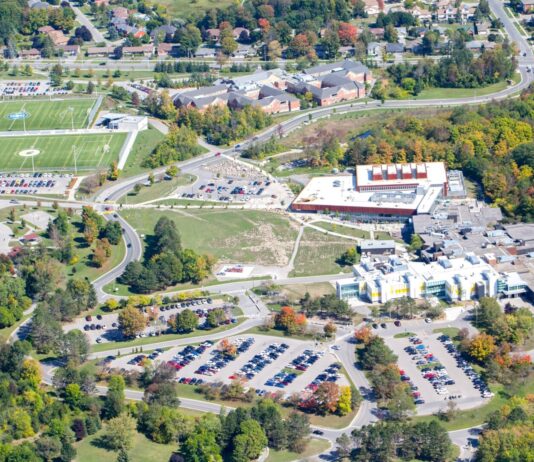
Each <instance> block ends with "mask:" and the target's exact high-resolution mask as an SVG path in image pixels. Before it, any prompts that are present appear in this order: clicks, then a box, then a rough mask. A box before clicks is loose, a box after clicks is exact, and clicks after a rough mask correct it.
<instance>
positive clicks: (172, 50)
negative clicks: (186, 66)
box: [157, 43, 180, 58]
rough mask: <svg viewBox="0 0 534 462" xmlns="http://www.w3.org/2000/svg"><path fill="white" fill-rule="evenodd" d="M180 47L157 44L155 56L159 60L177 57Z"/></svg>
mask: <svg viewBox="0 0 534 462" xmlns="http://www.w3.org/2000/svg"><path fill="white" fill-rule="evenodd" d="M179 50H180V45H178V44H177V43H160V44H158V48H157V54H158V57H159V58H166V57H167V56H172V57H176V56H178V53H179Z"/></svg>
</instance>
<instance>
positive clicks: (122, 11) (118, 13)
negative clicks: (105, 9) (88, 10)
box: [111, 6, 129, 19]
mask: <svg viewBox="0 0 534 462" xmlns="http://www.w3.org/2000/svg"><path fill="white" fill-rule="evenodd" d="M111 15H112V16H113V17H114V18H118V19H128V16H129V13H128V8H124V7H123V6H117V7H115V8H113V9H112V10H111Z"/></svg>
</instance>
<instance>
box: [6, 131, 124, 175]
mask: <svg viewBox="0 0 534 462" xmlns="http://www.w3.org/2000/svg"><path fill="white" fill-rule="evenodd" d="M126 136H127V133H114V134H109V135H108V134H98V135H62V136H24V137H22V136H16V137H4V138H0V146H2V148H1V149H0V171H4V172H6V171H17V170H31V169H32V168H33V167H32V159H33V166H34V167H35V169H36V170H39V169H46V170H53V169H55V168H57V169H60V170H62V171H64V170H68V169H70V170H74V147H75V149H76V152H77V155H76V164H77V167H78V169H80V170H96V169H104V168H107V167H108V166H109V165H110V163H111V162H112V161H113V160H117V158H118V155H119V152H120V150H121V147H122V145H123V143H124V141H125V139H126ZM29 150H37V151H38V154H36V155H33V156H31V154H28V151H29ZM24 151H26V153H25V152H24Z"/></svg>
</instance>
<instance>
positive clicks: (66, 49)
mask: <svg viewBox="0 0 534 462" xmlns="http://www.w3.org/2000/svg"><path fill="white" fill-rule="evenodd" d="M58 49H59V50H62V51H63V56H78V54H79V53H80V45H62V46H60V47H58Z"/></svg>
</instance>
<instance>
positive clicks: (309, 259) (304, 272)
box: [290, 228, 355, 277]
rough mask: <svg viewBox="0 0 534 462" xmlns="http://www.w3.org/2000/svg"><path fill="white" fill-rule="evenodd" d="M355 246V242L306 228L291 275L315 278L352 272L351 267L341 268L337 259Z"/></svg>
mask: <svg viewBox="0 0 534 462" xmlns="http://www.w3.org/2000/svg"><path fill="white" fill-rule="evenodd" d="M354 245H355V242H354V241H351V240H347V239H343V238H341V237H337V236H331V235H328V234H324V233H322V232H320V231H317V230H315V229H310V228H306V229H305V230H304V234H303V236H302V239H301V241H300V245H299V249H298V252H297V257H296V258H295V267H294V269H293V271H292V272H291V274H290V275H291V276H292V277H298V276H315V275H319V274H336V273H340V272H347V271H350V267H341V266H339V265H338V264H337V263H336V259H337V258H338V257H340V256H341V254H342V253H343V252H345V251H346V250H347V249H349V248H350V247H354Z"/></svg>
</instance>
